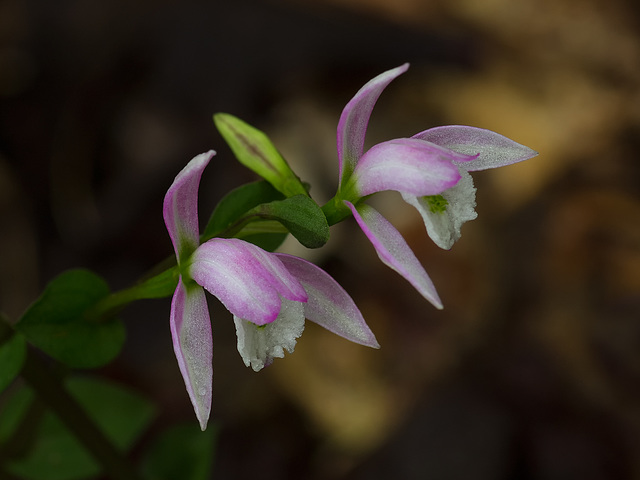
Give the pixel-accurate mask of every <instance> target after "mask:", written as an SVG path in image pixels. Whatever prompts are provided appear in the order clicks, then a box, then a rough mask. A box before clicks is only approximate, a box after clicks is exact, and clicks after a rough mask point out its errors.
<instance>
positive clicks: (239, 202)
mask: <svg viewBox="0 0 640 480" xmlns="http://www.w3.org/2000/svg"><path fill="white" fill-rule="evenodd" d="M283 198H285V197H284V196H283V195H282V194H281V193H280V192H278V191H277V190H276V189H275V188H273V187H272V186H271V184H269V183H268V182H266V181H265V180H260V181H257V182H252V183H247V184H246V185H242V186H240V187H238V188H236V189H234V190H231V191H230V192H229V193H228V194H227V195H225V196H224V197H223V198H222V200H220V202H219V203H218V205H217V206H216V208H215V209H214V210H213V213H212V214H211V218H209V222H208V223H207V226H206V227H205V229H204V233H203V234H202V239H201V241H203V242H204V241H206V240H209V239H210V238H213V237H217V236H220V234H222V233H228V234H227V235H225V236H230V235H233V234H235V233H237V231H238V230H239V229H240V228H242V225H241V224H240V223H242V217H243V216H244V215H246V213H247V212H248V211H249V210H251V209H253V208H254V207H257V206H258V205H260V204H262V203H269V202H272V201H274V200H282V199H283ZM234 226H236V227H237V228H236V229H235V231H234ZM229 234H230V235H229Z"/></svg>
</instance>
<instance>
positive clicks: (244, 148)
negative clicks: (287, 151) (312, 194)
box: [213, 113, 307, 197]
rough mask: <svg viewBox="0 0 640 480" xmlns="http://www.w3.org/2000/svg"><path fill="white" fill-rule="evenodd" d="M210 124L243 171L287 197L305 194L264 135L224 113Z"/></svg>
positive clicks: (214, 118) (288, 167) (283, 160)
mask: <svg viewBox="0 0 640 480" xmlns="http://www.w3.org/2000/svg"><path fill="white" fill-rule="evenodd" d="M213 121H214V123H215V124H216V127H217V128H218V130H219V131H220V134H221V135H222V137H223V138H224V139H225V140H226V142H227V143H228V144H229V146H230V147H231V150H232V151H233V153H234V154H235V156H236V158H237V159H238V161H239V162H240V163H242V164H243V165H244V166H245V167H247V168H250V169H251V170H253V171H254V172H255V173H257V174H258V175H260V176H261V177H262V178H264V179H265V180H267V181H268V182H269V183H270V184H271V185H273V186H274V187H275V188H276V190H278V191H280V192H282V193H283V194H284V195H285V196H286V197H291V196H293V195H306V194H307V190H306V188H305V186H304V185H303V184H302V182H301V181H300V179H299V178H298V177H297V176H296V174H295V173H293V170H291V167H290V166H289V165H288V164H287V162H286V161H285V159H284V158H282V155H280V153H279V152H278V150H277V149H276V147H275V146H274V145H273V143H272V142H271V140H269V137H267V136H266V135H265V134H264V133H263V132H261V131H260V130H258V129H257V128H255V127H252V126H251V125H249V124H247V123H245V122H243V121H242V120H240V119H239V118H236V117H234V116H233V115H229V114H226V113H217V114H216V115H214V116H213Z"/></svg>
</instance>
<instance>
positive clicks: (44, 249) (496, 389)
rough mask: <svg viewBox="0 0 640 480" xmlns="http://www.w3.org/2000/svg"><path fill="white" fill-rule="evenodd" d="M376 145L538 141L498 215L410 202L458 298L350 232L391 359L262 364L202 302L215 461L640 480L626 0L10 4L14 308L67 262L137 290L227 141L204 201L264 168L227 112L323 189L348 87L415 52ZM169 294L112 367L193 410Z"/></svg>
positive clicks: (176, 406)
mask: <svg viewBox="0 0 640 480" xmlns="http://www.w3.org/2000/svg"><path fill="white" fill-rule="evenodd" d="M407 61H408V62H410V63H411V68H410V70H409V72H408V73H406V74H405V75H403V76H402V77H400V78H398V79H397V80H396V81H395V82H394V83H393V84H392V85H391V86H390V87H389V88H388V89H387V90H386V91H385V93H384V94H383V95H382V97H381V99H380V101H379V102H378V105H377V107H376V109H375V110H374V113H373V117H372V121H371V124H370V129H369V134H368V137H367V143H368V145H372V144H374V143H377V142H379V141H382V140H385V139H390V138H395V137H399V136H410V135H412V134H414V133H416V132H418V131H421V130H424V129H426V128H429V127H432V126H437V125H446V124H467V125H474V126H478V127H483V128H488V129H491V130H495V131H498V132H499V133H502V134H504V135H506V136H509V137H510V138H512V139H514V140H516V141H518V142H520V143H523V144H525V145H527V146H530V147H532V148H534V149H535V150H537V151H539V152H540V156H539V157H537V158H535V159H533V160H529V161H528V162H525V163H523V164H518V165H514V166H511V167H505V168H502V169H500V170H495V171H485V172H479V173H477V174H476V175H475V176H474V180H475V182H476V186H477V187H478V209H477V210H478V213H479V218H478V220H476V221H474V222H471V223H469V224H467V225H465V227H463V236H462V239H461V240H460V241H459V242H458V243H457V244H456V245H455V246H454V248H453V249H452V250H451V251H449V252H446V251H442V250H439V249H438V248H437V247H435V246H434V245H433V244H432V242H431V241H430V240H429V239H428V238H427V236H426V234H425V232H424V226H423V224H422V222H421V221H420V219H419V217H418V215H417V214H416V213H415V212H414V211H412V210H411V207H409V206H407V205H405V204H403V203H402V202H401V201H399V199H398V197H397V196H395V195H391V194H389V195H383V196H380V197H379V198H378V199H377V202H376V205H377V206H378V208H379V209H380V210H381V211H383V213H384V214H385V215H386V216H387V217H388V218H390V219H391V220H392V221H393V222H394V223H395V224H396V225H397V226H398V228H400V229H401V231H402V232H403V234H404V235H405V236H406V238H407V239H408V241H409V243H410V244H411V245H412V247H413V248H414V249H415V251H416V253H417V255H418V256H419V258H420V259H421V261H422V262H423V264H424V265H425V268H426V269H427V271H428V272H429V273H430V275H431V277H432V279H433V280H434V283H435V284H436V286H437V288H438V290H439V293H440V296H441V298H442V300H443V302H444V304H445V309H444V311H442V312H440V311H437V310H435V309H434V308H432V307H431V305H429V304H428V303H427V302H426V301H424V300H423V299H422V298H421V297H420V296H419V295H418V294H417V293H416V292H415V291H414V290H413V289H412V288H411V286H410V285H409V284H407V283H406V282H405V281H404V280H402V279H401V277H399V276H397V275H396V274H395V273H393V272H392V271H390V270H389V269H387V268H386V267H384V266H383V265H382V264H381V263H380V262H379V261H378V259H377V257H376V256H375V253H374V252H373V249H372V248H371V246H370V245H369V244H368V243H367V240H366V239H365V237H364V236H363V235H362V234H361V233H360V232H359V231H358V229H357V227H356V226H355V225H354V223H353V222H352V221H351V222H346V223H345V224H341V225H339V226H338V227H337V228H335V229H334V230H333V231H332V240H331V241H330V243H329V244H328V245H327V246H326V247H325V248H324V249H322V250H320V251H314V252H309V251H304V250H303V249H302V248H301V247H299V246H296V245H295V244H294V242H289V243H287V244H286V245H285V247H284V249H286V251H289V252H292V253H295V254H298V255H303V256H307V257H308V258H311V259H313V260H314V261H316V262H318V263H319V264H320V265H322V266H323V267H324V268H326V269H327V270H328V271H329V272H330V273H331V274H332V275H333V276H334V277H335V278H336V279H338V280H339V281H340V282H341V283H342V284H343V285H344V286H345V288H346V289H347V290H348V291H349V292H350V293H351V294H352V296H353V297H354V299H355V300H356V302H357V303H358V305H359V306H360V307H361V309H362V311H363V314H364V315H365V318H366V319H367V320H368V322H369V324H370V326H371V327H372V329H373V331H374V332H375V334H376V336H377V338H378V340H379V342H380V344H381V345H382V348H381V349H380V350H378V351H374V350H370V349H367V348H365V347H361V346H358V345H353V344H350V343H349V342H347V341H345V340H343V339H341V338H338V337H335V336H333V335H332V334H330V333H328V332H325V331H324V330H322V329H321V328H318V327H316V326H315V325H313V324H309V323H307V328H306V331H305V333H304V335H303V336H302V338H301V339H300V341H299V342H298V346H297V348H296V352H295V353H294V354H293V355H288V356H287V357H286V358H285V359H283V360H276V361H275V363H274V365H273V366H271V367H270V368H268V369H266V370H265V371H263V372H260V373H259V374H256V373H254V372H253V371H252V370H250V369H247V368H245V367H244V365H243V364H242V360H241V359H240V357H239V355H238V353H237V351H236V350H235V331H234V327H233V322H232V319H231V316H230V314H229V313H228V312H226V311H225V310H224V308H222V307H221V306H220V305H219V304H218V303H217V301H216V300H215V299H213V298H210V302H209V303H210V307H211V310H212V317H213V331H214V343H215V347H214V368H215V374H214V405H213V413H212V421H211V423H212V425H214V426H217V428H219V429H220V437H219V442H218V449H217V452H216V453H215V455H216V459H215V468H214V470H215V472H214V474H215V475H214V476H215V478H219V479H220V478H225V479H226V478H229V479H249V478H256V477H260V478H261V479H264V480H269V479H276V478H278V479H336V480H337V479H388V478H389V479H391V478H393V479H418V478H420V479H423V478H425V479H430V480H439V479H476V480H483V479H492V480H496V479H498V480H501V479H505V480H506V479H527V480H528V479H531V480H554V479H565V480H566V479H581V480H600V479H602V480H604V479H607V480H609V479H611V480H615V479H633V478H638V479H640V437H639V436H638V433H639V430H638V428H639V426H640V403H639V400H640V196H639V186H640V167H639V161H640V160H639V158H638V151H640V10H639V7H638V4H637V2H634V1H632V0H580V1H578V0H542V1H535V0H521V1H517V2H511V1H508V0H488V1H483V2H480V1H477V0H394V1H393V2H389V1H387V0H307V1H301V0H279V1H276V0H233V1H228V2H218V1H180V2H178V1H172V0H156V1H154V2H150V1H144V0H142V1H137V2H129V1H124V0H93V1H86V0H58V1H44V0H2V2H1V3H0V122H1V123H0V215H1V216H0V222H1V223H0V225H1V226H0V272H1V275H0V309H1V310H2V311H4V312H6V313H7V314H8V315H9V316H10V317H11V318H12V319H13V320H16V319H17V318H18V317H19V316H20V314H21V313H22V312H23V311H24V309H25V308H26V307H27V306H28V305H29V304H30V302H32V301H33V300H34V299H35V298H36V297H37V296H38V294H39V292H40V291H41V289H42V288H43V286H44V285H45V284H46V283H47V282H48V281H49V280H50V279H51V278H53V277H54V276H55V275H57V274H59V273H60V272H62V271H63V270H65V269H67V268H73V267H87V268H91V269H93V270H95V271H96V272H97V273H99V274H101V275H103V276H104V277H105V278H107V280H108V281H109V283H110V285H111V286H112V288H114V289H118V288H124V287H126V286H128V285H129V284H131V283H133V282H134V281H135V280H136V279H137V278H138V277H139V276H140V275H142V274H143V273H144V272H145V271H147V270H148V269H149V268H151V267H152V266H153V265H155V264H156V263H157V262H158V261H160V260H162V259H163V258H165V257H166V256H167V255H169V254H170V253H171V251H172V249H171V244H170V241H169V238H168V236H167V234H166V231H165V228H164V224H163V220H162V211H161V204H162V198H163V196H164V193H165V191H166V189H167V188H168V186H169V185H170V183H171V181H172V179H173V177H174V176H175V175H176V174H177V172H178V171H179V170H180V169H181V168H182V167H183V166H184V165H185V164H186V162H187V161H188V160H190V159H191V158H192V157H193V156H194V155H196V154H198V153H201V152H203V151H206V150H208V149H210V148H214V149H216V150H218V152H219V154H218V156H217V157H215V159H214V160H213V162H212V164H211V165H210V166H209V168H208V170H207V171H206V172H205V175H204V177H203V182H202V185H201V194H200V209H201V217H203V218H206V217H207V216H208V214H209V212H210V211H211V209H212V208H213V206H214V205H215V203H216V201H217V200H218V199H220V197H221V196H222V195H224V194H225V193H227V192H228V191H229V190H230V189H231V188H233V187H235V186H238V185H240V184H241V183H243V182H246V181H249V180H252V179H254V176H253V175H252V173H251V172H249V171H247V170H245V169H243V168H242V167H240V166H239V165H237V164H236V163H235V161H234V160H233V158H232V156H231V154H230V152H229V150H228V149H227V147H226V146H225V144H224V142H223V141H222V139H221V137H220V136H219V135H218V134H217V132H216V131H215V129H214V127H213V123H212V121H211V115H212V114H213V113H215V112H220V111H224V112H228V113H232V114H234V115H237V116H239V117H241V118H243V119H244V120H246V121H248V122H250V123H252V124H254V125H255V126H257V127H258V128H260V129H262V130H264V131H265V132H267V133H268V134H269V135H270V136H271V138H272V139H273V140H274V142H275V143H276V145H277V146H278V147H279V148H280V150H281V151H282V152H283V154H284V155H285V157H286V158H287V159H288V160H289V161H290V163H291V164H292V165H294V168H295V169H296V171H298V172H299V174H300V175H301V176H302V177H303V179H304V180H306V181H309V182H311V183H312V185H313V190H312V193H313V194H314V197H315V198H316V199H317V200H318V201H320V202H322V201H326V200H327V199H328V198H330V196H331V195H332V194H333V192H334V189H335V184H336V181H337V159H336V153H335V129H336V125H337V122H338V118H339V115H340V112H341V110H342V108H343V106H344V105H345V103H346V102H347V101H348V100H349V99H350V98H351V96H352V95H353V94H354V93H355V92H356V91H357V90H358V88H359V87H360V86H362V85H363V84H364V83H365V82H366V81H368V80H369V79H370V78H372V77H373V76H375V75H377V74H378V73H381V72H382V71H384V70H387V69H389V68H393V67H396V66H398V65H400V64H402V63H404V62H407ZM169 304H170V301H169V299H164V300H156V301H145V302H140V303H138V304H135V305H133V306H131V307H130V308H128V309H127V310H126V311H125V312H124V314H123V317H124V319H125V320H126V322H127V326H128V330H129V338H128V341H127V344H126V348H125V350H124V352H123V354H122V355H121V356H120V357H119V358H118V359H117V360H116V361H115V362H114V363H113V364H111V365H109V366H108V367H106V368H104V369H102V371H101V373H102V374H104V375H106V376H108V377H110V378H112V379H114V380H116V381H118V382H121V383H123V384H125V385H128V386H130V387H132V388H135V389H137V390H138V391H140V392H142V393H143V394H145V395H146V396H148V397H150V398H152V399H153V400H154V401H156V402H157V403H158V404H159V406H160V411H161V413H160V417H159V419H158V421H157V423H156V425H155V427H154V429H152V431H151V432H150V433H149V434H148V435H147V437H145V440H146V441H149V440H151V439H152V438H153V436H154V435H155V434H156V433H157V431H159V430H160V429H161V428H162V427H163V426H166V425H169V424H173V423H175V422H179V421H189V422H195V417H194V416H193V412H192V409H191V406H190V404H189V400H188V397H187V395H186V392H185V390H184V386H183V383H182V379H181V378H180V376H179V372H178V369H177V365H176V362H175V359H174V356H173V352H172V349H171V342H170V334H169V329H168V319H169Z"/></svg>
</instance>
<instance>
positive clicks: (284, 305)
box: [163, 64, 537, 430]
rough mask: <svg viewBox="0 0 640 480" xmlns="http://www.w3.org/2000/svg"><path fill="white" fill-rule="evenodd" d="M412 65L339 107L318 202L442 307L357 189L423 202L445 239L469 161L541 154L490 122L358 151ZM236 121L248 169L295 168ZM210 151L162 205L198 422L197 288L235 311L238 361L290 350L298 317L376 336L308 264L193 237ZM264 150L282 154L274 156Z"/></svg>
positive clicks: (460, 219)
mask: <svg viewBox="0 0 640 480" xmlns="http://www.w3.org/2000/svg"><path fill="white" fill-rule="evenodd" d="M408 67H409V66H408V64H405V65H402V66H400V67H397V68H394V69H392V70H389V71H387V72H384V73H382V74H381V75H378V76H377V77H375V78H374V79H372V80H371V81H369V82H368V83H367V84H365V85H364V86H363V87H362V88H361V89H360V90H359V91H358V92H357V93H356V95H355V96H354V97H353V98H352V99H351V101H349V103H348V104H347V105H346V107H345V108H344V110H343V112H342V115H341V117H340V121H339V123H338V135H337V147H338V161H339V169H340V170H339V185H338V190H337V193H336V195H335V197H334V198H333V199H332V200H331V201H330V202H328V203H327V204H326V205H325V206H324V207H323V208H322V212H323V213H324V216H325V217H326V219H327V222H328V223H329V224H334V223H337V222H338V221H341V220H343V219H344V218H346V217H348V216H349V215H351V214H352V215H353V216H354V218H355V219H356V221H357V223H358V224H359V226H360V227H361V229H362V231H363V232H364V233H365V235H366V236H367V238H368V239H369V240H370V241H371V243H372V244H373V246H374V248H375V250H376V252H377V254H378V256H379V257H380V259H381V260H382V261H383V262H384V263H385V264H386V265H388V266H389V267H391V268H392V269H394V270H395V271H397V272H398V273H399V274H400V275H402V276H403V277H404V278H405V279H406V280H408V281H409V282H410V283H411V284H412V285H413V286H414V287H415V288H416V289H417V291H418V292H419V293H420V294H421V295H422V296H424V297H425V298H426V299H427V300H428V301H429V302H431V303H432V304H433V305H434V306H435V307H436V308H439V309H440V308H442V302H441V300H440V298H439V297H438V294H437V292H436V289H435V287H434V285H433V282H432V281H431V279H430V278H429V276H428V275H427V273H426V271H425V269H424V268H423V266H422V265H421V263H420V261H419V260H418V259H417V257H416V256H415V254H414V253H413V251H412V250H411V248H410V247H409V245H408V244H407V242H406V241H405V240H404V238H403V237H402V235H401V234H400V232H398V230H397V229H396V228H395V227H394V226H393V225H392V224H391V223H390V222H389V221H388V220H386V219H385V218H384V217H383V216H382V215H381V214H380V213H379V212H377V211H376V210H375V209H374V208H373V207H371V206H370V205H367V204H366V203H365V202H364V200H366V198H367V197H368V196H370V195H372V194H375V193H378V192H381V191H385V190H394V191H397V192H399V193H400V194H401V195H402V198H403V199H404V200H405V201H406V202H407V203H409V204H411V205H413V206H414V207H415V208H416V209H417V210H418V211H419V212H420V214H421V215H422V218H423V220H424V223H425V226H426V229H427V233H428V235H429V236H430V237H431V238H432V240H433V241H434V242H435V243H436V244H437V245H438V246H440V247H441V248H444V249H449V248H451V246H452V245H453V244H454V243H455V242H456V241H457V240H458V239H459V237H460V228H461V225H462V224H463V223H464V222H466V221H469V220H473V219H474V218H476V216H477V215H476V212H475V210H474V208H475V187H474V185H473V180H472V179H471V175H470V174H469V172H471V171H477V170H484V169H488V168H496V167H501V166H505V165H510V164H513V163H516V162H520V161H522V160H526V159H528V158H531V157H533V156H535V155H537V153H536V152H535V151H533V150H531V149H530V148H528V147H525V146H524V145H521V144H519V143H516V142H514V141H513V140H510V139H508V138H506V137H504V136H502V135H499V134H497V133H495V132H492V131H489V130H484V129H480V128H475V127H468V126H460V125H452V126H444V127H436V128H431V129H428V130H425V131H423V132H420V133H418V134H416V135H414V136H413V137H411V138H397V139H393V140H388V141H385V142H381V143H378V144H377V145H374V146H373V147H371V148H370V149H368V150H367V151H366V152H365V151H364V141H365V135H366V131H367V126H368V123H369V118H370V116H371V113H372V111H373V108H374V106H375V104H376V102H377V100H378V98H379V96H380V94H381V93H382V91H383V90H384V89H385V88H386V87H387V86H388V85H389V83H391V81H393V80H394V79H395V78H396V77H398V76H399V75H401V74H402V73H404V72H406V70H407V69H408ZM225 118H226V117H225ZM228 121H229V119H228V118H227V123H228ZM237 123H238V122H236V123H234V125H236V127H237ZM225 125H226V124H225V123H224V122H222V127H223V129H224V128H226V127H228V125H226V126H225ZM219 128H220V127H219ZM240 130H241V131H239V130H238V129H237V128H235V129H234V128H226V133H227V136H228V137H229V138H231V139H232V143H233V141H236V140H242V141H240V142H239V143H238V142H236V144H235V145H236V147H237V148H239V149H240V151H241V152H242V151H243V149H246V148H247V145H249V146H252V145H254V144H253V143H252V142H254V143H255V144H256V145H254V147H255V148H249V151H248V152H249V157H252V156H254V155H255V156H257V158H258V160H259V161H258V162H257V164H258V165H259V166H260V168H257V167H255V165H254V163H255V162H253V160H252V161H250V162H249V165H250V166H251V165H253V167H254V170H256V171H257V172H258V173H259V174H261V172H262V173H264V172H267V173H270V172H272V171H274V172H280V171H281V170H282V169H284V170H286V172H288V173H290V174H291V175H293V177H295V175H294V174H293V173H292V172H289V167H288V166H286V164H285V163H283V162H284V160H283V159H281V158H280V156H279V155H275V154H274V153H273V152H275V149H273V148H272V149H271V150H268V152H266V153H265V150H264V148H265V147H264V145H266V144H268V145H270V143H269V142H268V139H267V140H265V139H266V136H264V134H262V133H261V132H259V131H257V130H256V131H255V132H258V133H255V132H253V130H255V129H253V130H252V129H251V128H242V129H240ZM255 135H260V136H261V137H260V139H261V142H257V141H256V140H255V138H252V137H251V136H255ZM236 137H237V138H236ZM262 137H264V138H262ZM225 138H226V137H225ZM227 141H229V139H227ZM265 142H266V143H265ZM272 150H273V152H272ZM245 153H246V152H245ZM214 155H215V152H214V151H209V152H207V153H203V154H200V155H198V156H196V157H195V158H194V159H193V160H191V161H190V162H189V163H188V164H187V166H186V167H185V168H184V169H183V170H182V171H181V172H180V173H179V174H178V175H177V176H176V178H175V180H174V182H173V184H172V185H171V187H170V188H169V190H168V191H167V194H166V196H165V199H164V211H163V213H164V220H165V224H166V226H167V230H168V231H169V235H170V237H171V241H172V243H173V246H174V249H175V253H176V258H177V262H178V271H179V280H178V285H177V287H176V289H175V292H174V295H173V300H172V303H171V316H170V326H171V334H172V338H173V346H174V351H175V354H176V358H177V360H178V366H179V369H180V372H181V374H182V376H183V378H184V381H185V385H186V388H187V392H188V394H189V397H190V399H191V402H192V403H193V406H194V409H195V412H196V416H197V418H198V420H199V422H200V426H201V428H202V429H203V430H204V429H205V427H206V424H207V421H208V418H209V414H210V410H211V397H212V393H211V392H212V377H213V368H212V353H213V340H212V334H211V321H210V317H209V311H208V307H207V301H206V298H205V293H204V291H205V290H207V291H209V292H210V293H211V294H213V295H214V296H215V297H217V298H218V299H219V300H220V301H221V302H222V304H223V305H224V306H225V307H226V308H227V309H228V310H229V311H230V312H231V313H232V314H233V318H234V322H235V326H236V333H237V337H238V351H239V353H240V355H241V356H242V359H243V361H244V363H245V365H247V366H251V367H252V368H253V369H254V370H255V371H259V370H261V369H262V368H263V367H265V366H267V365H269V364H270V363H271V362H272V361H273V359H274V358H278V357H283V356H284V351H285V350H286V351H288V352H293V350H294V347H295V345H296V340H297V338H298V337H300V335H301V334H302V331H303V329H304V322H305V318H306V319H308V320H311V321H313V322H315V323H317V324H319V325H321V326H323V327H325V328H327V329H328V330H330V331H332V332H334V333H336V334H337V335H340V336H342V337H344V338H346V339H348V340H350V341H352V342H356V343H359V344H362V345H366V346H370V347H374V348H378V347H379V345H378V342H377V341H376V339H375V337H374V335H373V333H372V332H371V330H370V329H369V327H368V326H367V324H366V322H365V320H364V318H363V317H362V314H361V313H360V311H359V310H358V308H357V307H356V305H355V303H354V302H353V300H352V299H351V297H350V296H349V295H348V294H347V293H346V291H345V290H344V289H343V288H342V287H341V286H340V285H339V284H338V283H337V282H336V281H335V280H334V279H333V278H332V277H331V276H329V274H327V273H326V272H325V271H323V270H322V269H321V268H319V267H317V266H316V265H314V264H312V263H310V262H308V261H306V260H303V259H301V258H298V257H294V256H291V255H287V254H283V253H271V252H267V251H265V250H263V249H261V248H260V247H258V246H257V245H255V244H252V243H249V242H247V241H244V240H240V239H238V238H211V239H208V240H206V241H204V242H202V243H201V240H200V234H199V226H198V188H199V184H200V179H201V176H202V173H203V171H204V169H205V167H206V166H207V164H208V163H209V162H210V160H211V158H212V157H213V156H214ZM274 155H275V156H274ZM272 157H273V158H277V159H278V161H279V162H280V163H278V165H275V166H274V165H271V163H269V162H270V160H269V159H270V158H272ZM245 160H246V159H245ZM283 165H284V166H283ZM267 167H269V168H267ZM271 167H273V168H271ZM285 167H286V168H285ZM278 168H279V169H278ZM263 170H264V172H263ZM265 175H266V174H265ZM263 176H264V175H263ZM267 177H268V178H267ZM285 177H286V175H285ZM293 177H292V178H293ZM265 178H267V179H269V178H271V177H269V176H268V175H267V176H266V177H265ZM275 178H276V180H277V179H278V178H279V177H278V175H275ZM287 178H289V177H287ZM298 183H299V182H298ZM300 185H302V184H300ZM281 190H282V189H281ZM298 190H300V191H298ZM298 190H295V191H294V192H293V194H300V193H301V192H304V191H305V189H304V188H303V187H300V189H298ZM302 194H304V193H302ZM322 218H323V221H324V217H322ZM325 228H326V224H325Z"/></svg>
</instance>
